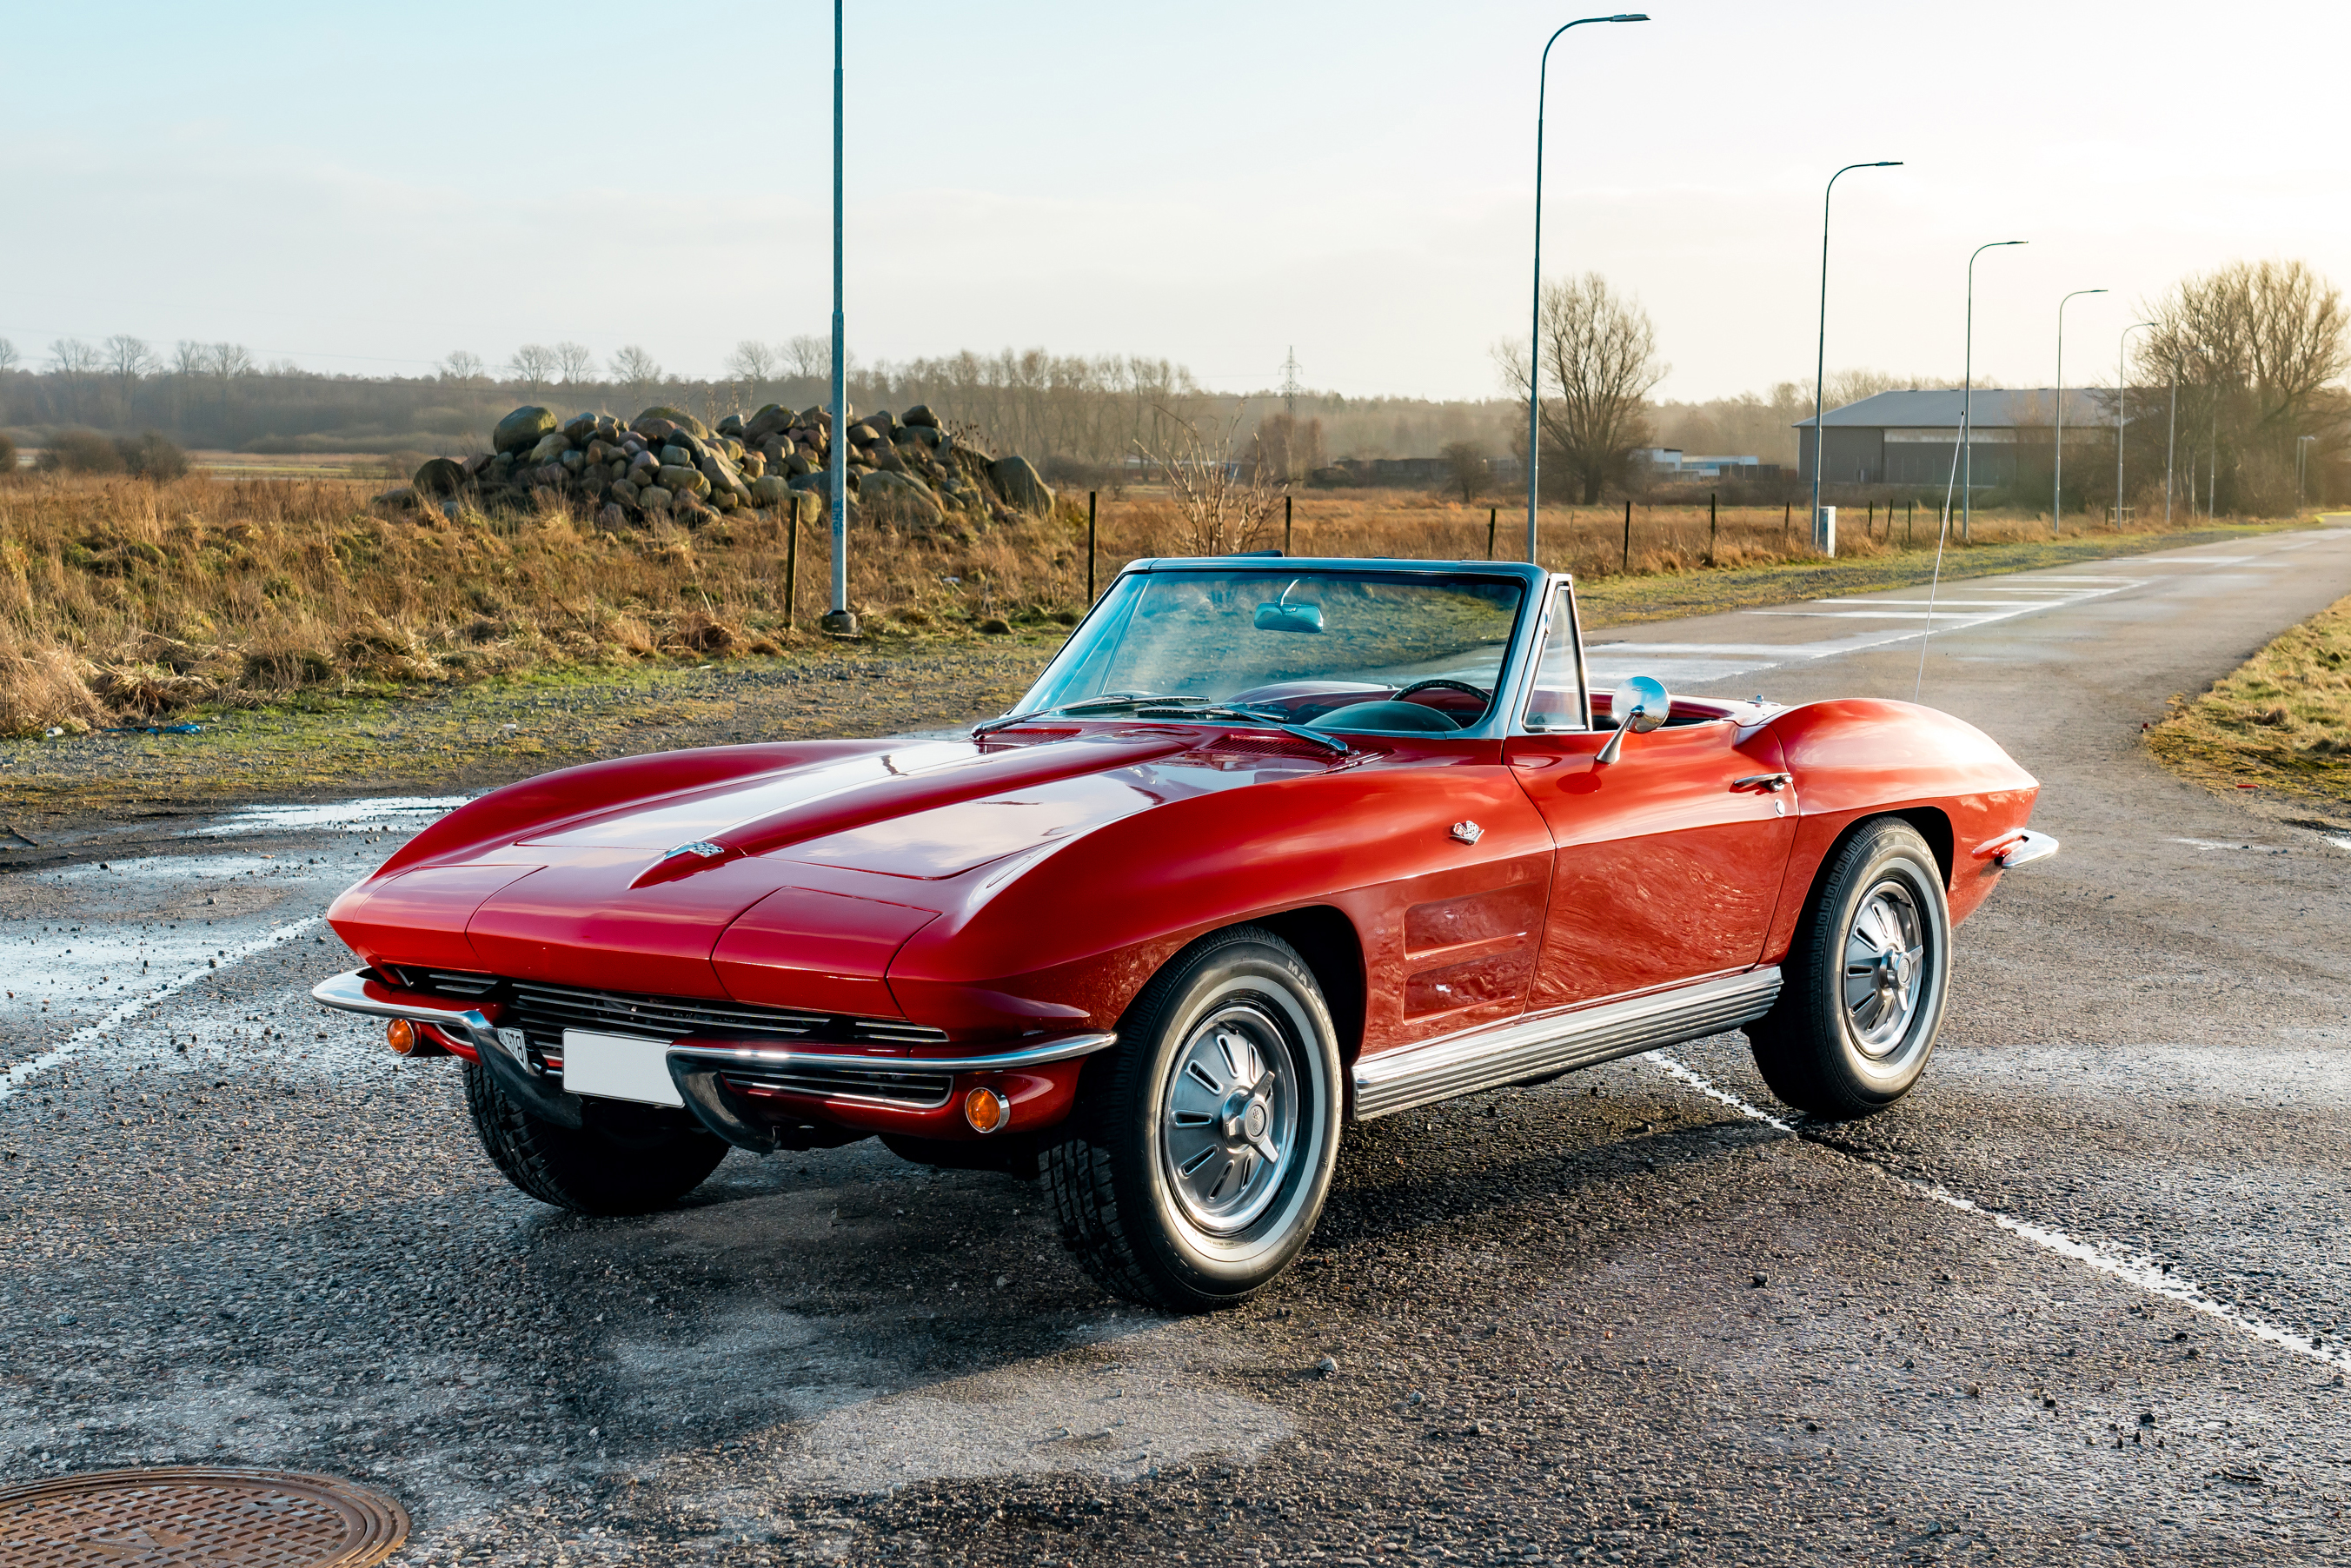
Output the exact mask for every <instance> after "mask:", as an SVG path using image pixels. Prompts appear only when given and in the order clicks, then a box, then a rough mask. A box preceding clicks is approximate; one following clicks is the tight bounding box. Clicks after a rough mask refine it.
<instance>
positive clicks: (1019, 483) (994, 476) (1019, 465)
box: [987, 455, 1053, 517]
mask: <svg viewBox="0 0 2351 1568" xmlns="http://www.w3.org/2000/svg"><path fill="white" fill-rule="evenodd" d="M987 477H988V482H989V483H990V484H992V485H994V486H996V493H997V494H998V495H999V496H1001V497H1004V504H1005V505H1006V506H1008V507H1013V508H1014V509H1015V510H1018V511H1023V512H1027V513H1029V515H1030V516H1032V517H1046V516H1048V515H1050V513H1051V512H1052V510H1053V492H1052V491H1051V490H1050V488H1049V487H1047V486H1046V484H1045V481H1044V479H1043V477H1042V476H1040V475H1039V474H1038V472H1037V467H1036V465H1034V464H1032V463H1030V462H1029V459H1027V458H1026V457H1022V456H1019V455H1013V456H1010V457H999V458H998V459H997V460H996V461H995V462H993V463H991V464H989V465H987Z"/></svg>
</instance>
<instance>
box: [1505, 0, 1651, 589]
mask: <svg viewBox="0 0 2351 1568" xmlns="http://www.w3.org/2000/svg"><path fill="white" fill-rule="evenodd" d="M1648 19H1649V18H1648V16H1647V14H1646V13H1645V12H1637V11H1621V12H1619V13H1617V14H1616V15H1615V16H1579V17H1577V18H1576V19H1575V20H1574V21H1573V22H1570V23H1568V24H1566V26H1562V27H1561V28H1560V29H1559V32H1557V33H1553V34H1552V36H1551V37H1549V38H1547V39H1545V40H1544V41H1543V47H1542V63H1541V65H1540V66H1539V67H1537V68H1536V70H1535V302H1534V309H1533V312H1532V314H1531V319H1530V320H1529V322H1528V325H1527V561H1528V563H1529V564H1530V565H1531V564H1533V562H1534V559H1535V478H1536V470H1537V468H1538V466H1539V465H1540V463H1541V453H1542V431H1541V413H1542V141H1543V138H1542V133H1543V94H1544V91H1545V89H1547V87H1548V85H1549V82H1550V78H1551V47H1552V45H1553V44H1556V43H1558V42H1559V38H1560V33H1564V32H1566V31H1567V29H1568V28H1569V27H1581V26H1585V25H1586V24H1587V23H1592V22H1646V21H1647V20H1648Z"/></svg>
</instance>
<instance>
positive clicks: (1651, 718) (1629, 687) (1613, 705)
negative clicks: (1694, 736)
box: [1593, 675, 1674, 762]
mask: <svg viewBox="0 0 2351 1568" xmlns="http://www.w3.org/2000/svg"><path fill="white" fill-rule="evenodd" d="M1673 711H1674V699H1673V697H1672V696H1671V695H1669V694H1668V693H1667V690H1666V683H1665V682H1663V681H1661V680H1659V679H1657V678H1656V676H1655V675H1635V676H1634V677H1633V678H1632V679H1631V680H1629V681H1626V682H1625V684H1624V685H1621V686H1618V687H1617V688H1616V691H1615V695H1613V696H1611V697H1610V698H1609V699H1608V716H1609V717H1611V718H1613V719H1614V720H1615V721H1616V733H1615V734H1614V735H1612V736H1610V737H1608V744H1607V745H1605V746H1604V747H1601V748H1600V755H1599V756H1598V757H1596V758H1593V760H1594V761H1595V762H1614V761H1615V760H1616V756H1617V753H1619V752H1621V751H1623V750H1624V749H1625V737H1626V736H1628V735H1646V734H1648V733H1649V732H1650V731H1651V730H1653V729H1655V728H1656V727H1658V726H1659V725H1661V724H1663V723H1665V722H1666V720H1667V717H1668V716H1671V715H1672V713H1673Z"/></svg>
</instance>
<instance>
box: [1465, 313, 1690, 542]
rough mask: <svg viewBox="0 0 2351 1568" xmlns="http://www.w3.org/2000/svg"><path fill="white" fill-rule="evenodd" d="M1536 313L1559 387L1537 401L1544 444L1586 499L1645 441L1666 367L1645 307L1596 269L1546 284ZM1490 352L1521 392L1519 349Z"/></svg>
mask: <svg viewBox="0 0 2351 1568" xmlns="http://www.w3.org/2000/svg"><path fill="white" fill-rule="evenodd" d="M1537 320H1538V323H1539V331H1538V340H1539V343H1540V351H1541V359H1542V367H1541V369H1542V375H1543V379H1544V380H1545V381H1546V382H1549V383H1550V384H1551V385H1552V386H1553V387H1556V388H1557V389H1558V391H1557V395H1556V396H1555V397H1550V396H1546V397H1543V398H1542V399H1541V402H1539V404H1538V407H1539V409H1540V411H1541V429H1542V438H1543V445H1544V447H1545V449H1546V450H1547V451H1549V452H1551V453H1552V454H1554V455H1556V456H1557V457H1558V459H1559V460H1560V461H1562V462H1563V463H1564V464H1565V465H1567V468H1568V471H1569V472H1570V473H1572V474H1573V475H1574V476H1576V478H1577V479H1578V480H1579V481H1580V484H1581V488H1582V491H1583V501H1584V504H1585V505H1586V506H1589V505H1591V504H1592V503H1593V502H1594V501H1597V500H1598V499H1600V491H1601V487H1602V486H1604V485H1605V484H1607V483H1608V481H1609V480H1611V479H1613V478H1615V477H1617V476H1620V475H1622V474H1623V473H1624V471H1625V464H1626V463H1627V461H1629V460H1630V458H1631V457H1632V455H1633V453H1634V452H1635V450H1637V449H1638V448H1640V447H1643V446H1646V445H1647V444H1649V425H1648V419H1647V416H1646V410H1647V405H1648V397H1649V393H1650V392H1651V390H1652V389H1654V388H1655V387H1656V384H1657V383H1658V382H1661V381H1663V380H1665V378H1666V371H1667V370H1668V369H1669V368H1670V367H1668V366H1667V364H1666V363H1665V362H1664V361H1661V360H1659V359H1658V358H1657V332H1656V328H1655V327H1654V326H1652V325H1651V324H1650V321H1649V315H1648V312H1647V311H1646V310H1644V309H1642V308H1641V307H1640V304H1639V302H1638V301H1636V300H1632V299H1625V298H1619V297H1618V296H1617V295H1616V294H1614V292H1612V291H1611V290H1610V288H1609V287H1608V280H1607V279H1606V278H1604V277H1601V276H1600V274H1598V273H1596V272H1587V273H1585V274H1584V275H1583V277H1579V278H1573V279H1571V280H1570V281H1568V282H1565V283H1554V284H1551V285H1549V286H1548V287H1545V288H1544V289H1543V293H1542V308H1541V312H1540V314H1539V316H1538V318H1537ZM1495 358H1496V360H1497V361H1499V364H1500V366H1501V369H1502V377H1503V380H1504V382H1505V383H1506V384H1508V385H1509V386H1510V387H1511V389H1512V390H1514V391H1515V392H1517V393H1518V395H1519V396H1520V397H1521V398H1524V397H1526V396H1528V395H1529V373H1528V367H1527V362H1526V358H1525V354H1524V351H1523V350H1520V349H1519V348H1518V346H1517V345H1516V344H1506V345H1503V346H1501V347H1499V348H1498V349H1497V350H1496V351H1495Z"/></svg>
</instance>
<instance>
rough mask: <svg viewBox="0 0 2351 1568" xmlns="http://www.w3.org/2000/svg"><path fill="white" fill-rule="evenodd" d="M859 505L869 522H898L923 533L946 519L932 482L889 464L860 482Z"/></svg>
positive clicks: (858, 491)
mask: <svg viewBox="0 0 2351 1568" xmlns="http://www.w3.org/2000/svg"><path fill="white" fill-rule="evenodd" d="M857 507H858V510H859V511H860V512H862V514H863V515H864V517H865V519H866V520H867V521H868V522H874V523H895V524H896V525H898V526H899V527H900V528H905V529H906V530H907V531H909V532H910V533H922V532H925V531H926V530H928V529H931V528H937V527H938V526H939V525H940V524H942V523H944V522H946V513H945V512H944V511H941V510H940V509H939V501H938V497H935V496H934V495H932V494H931V487H930V486H928V485H925V484H924V483H923V482H922V481H921V480H920V479H916V478H914V477H912V476H908V475H905V474H897V473H893V472H891V471H890V470H888V469H886V468H883V469H876V470H875V471H874V472H872V473H871V474H868V475H866V476H865V477H864V479H863V481H862V483H860V484H859V486H858V487H857Z"/></svg>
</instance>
